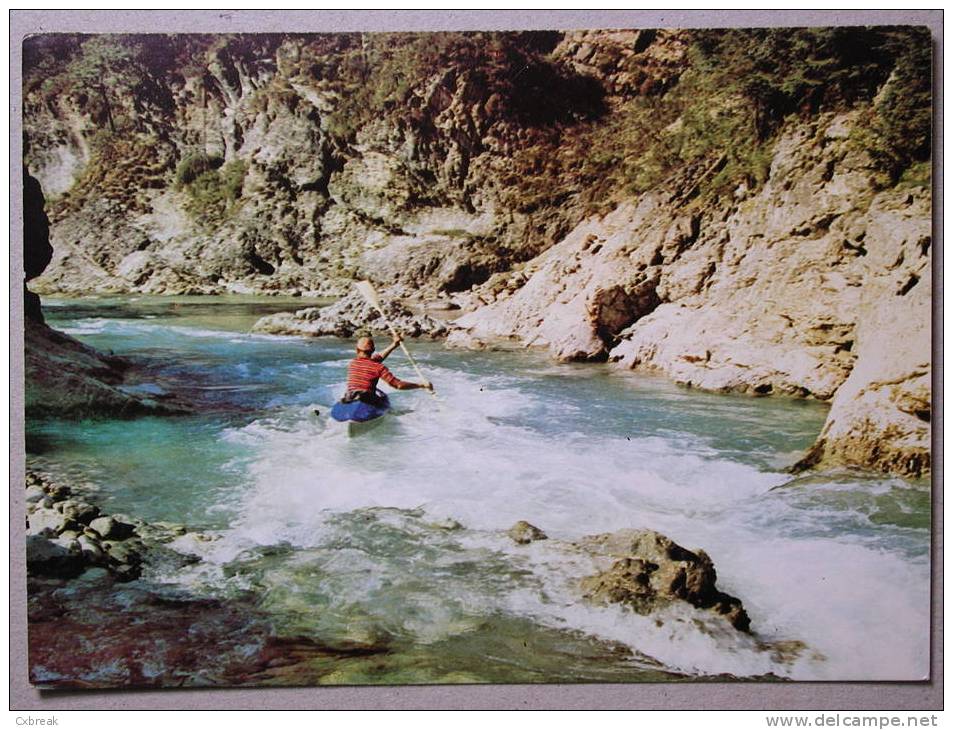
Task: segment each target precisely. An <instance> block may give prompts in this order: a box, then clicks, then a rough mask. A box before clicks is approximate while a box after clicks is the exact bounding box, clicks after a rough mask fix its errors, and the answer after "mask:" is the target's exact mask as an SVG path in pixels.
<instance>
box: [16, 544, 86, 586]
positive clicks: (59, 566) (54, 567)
mask: <svg viewBox="0 0 953 730" xmlns="http://www.w3.org/2000/svg"><path fill="white" fill-rule="evenodd" d="M26 564H27V574H28V575H31V576H46V577H50V578H75V577H76V576H78V575H79V574H80V573H82V572H83V556H82V551H79V552H76V551H72V550H70V549H68V548H66V547H64V546H63V545H59V544H57V543H55V542H54V541H53V540H50V539H48V538H46V537H41V536H40V535H27V538H26Z"/></svg>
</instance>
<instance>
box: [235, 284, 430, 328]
mask: <svg viewBox="0 0 953 730" xmlns="http://www.w3.org/2000/svg"><path fill="white" fill-rule="evenodd" d="M381 305H382V306H383V307H384V313H385V314H386V315H387V318H388V320H389V321H390V322H391V324H393V325H394V327H396V328H397V330H398V331H399V332H400V333H401V335H403V336H409V337H422V336H426V337H439V336H441V335H443V334H445V333H446V331H447V327H446V325H445V324H444V323H443V322H442V321H440V320H438V319H435V318H434V317H431V316H430V315H428V314H427V313H425V312H422V313H414V312H412V311H410V310H409V309H408V308H407V307H405V306H404V305H402V304H400V303H398V302H396V301H395V300H393V299H389V300H387V301H384V302H381ZM254 331H255V332H264V333H267V334H278V335H303V336H311V337H317V336H320V335H334V336H336V337H353V336H354V334H355V333H357V332H360V331H375V332H380V333H382V334H385V335H388V336H389V329H388V326H387V324H386V323H385V322H384V320H383V319H382V318H381V315H380V312H378V311H377V310H376V309H375V308H374V307H372V306H371V305H370V304H368V303H367V302H366V301H365V300H364V299H363V298H362V297H361V295H360V294H359V293H357V292H356V291H355V292H352V293H350V294H348V295H347V296H345V297H342V298H341V299H339V300H338V301H337V302H335V303H334V304H332V305H330V306H327V307H308V308H305V309H299V310H298V311H296V312H279V313H278V314H272V315H269V316H267V317H262V318H261V319H260V320H258V322H256V323H255V326H254Z"/></svg>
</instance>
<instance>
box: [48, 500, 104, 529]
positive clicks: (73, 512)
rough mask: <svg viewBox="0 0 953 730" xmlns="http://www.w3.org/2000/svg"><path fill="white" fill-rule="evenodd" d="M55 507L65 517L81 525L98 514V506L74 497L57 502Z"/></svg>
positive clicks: (86, 523)
mask: <svg viewBox="0 0 953 730" xmlns="http://www.w3.org/2000/svg"><path fill="white" fill-rule="evenodd" d="M56 509H57V511H59V512H60V513H61V514H62V515H63V516H64V517H66V518H67V519H70V520H72V521H74V522H79V523H81V524H83V525H88V524H89V523H90V522H92V521H93V520H94V519H96V518H97V517H98V516H99V508H98V507H94V506H93V505H91V504H88V503H86V502H81V501H79V500H74V499H69V500H65V501H63V502H59V503H58V504H57V505H56Z"/></svg>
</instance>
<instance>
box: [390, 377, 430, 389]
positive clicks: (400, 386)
mask: <svg viewBox="0 0 953 730" xmlns="http://www.w3.org/2000/svg"><path fill="white" fill-rule="evenodd" d="M395 380H396V383H391V385H393V386H394V387H395V388H397V390H414V389H415V388H423V389H425V390H433V383H408V382H407V381H406V380H400V379H399V378H395Z"/></svg>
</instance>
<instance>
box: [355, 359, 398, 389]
mask: <svg viewBox="0 0 953 730" xmlns="http://www.w3.org/2000/svg"><path fill="white" fill-rule="evenodd" d="M379 378H380V379H382V380H383V381H384V382H385V383H387V384H388V385H390V386H391V387H393V388H396V387H397V383H398V380H397V378H395V377H394V374H393V373H392V372H391V371H390V370H388V369H387V368H386V367H384V364H383V363H382V362H380V361H379V360H371V359H370V358H369V357H355V358H354V359H353V360H351V364H350V365H348V367H347V389H348V390H367V391H370V392H371V393H373V392H374V390H375V389H376V388H377V380H378V379H379Z"/></svg>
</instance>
